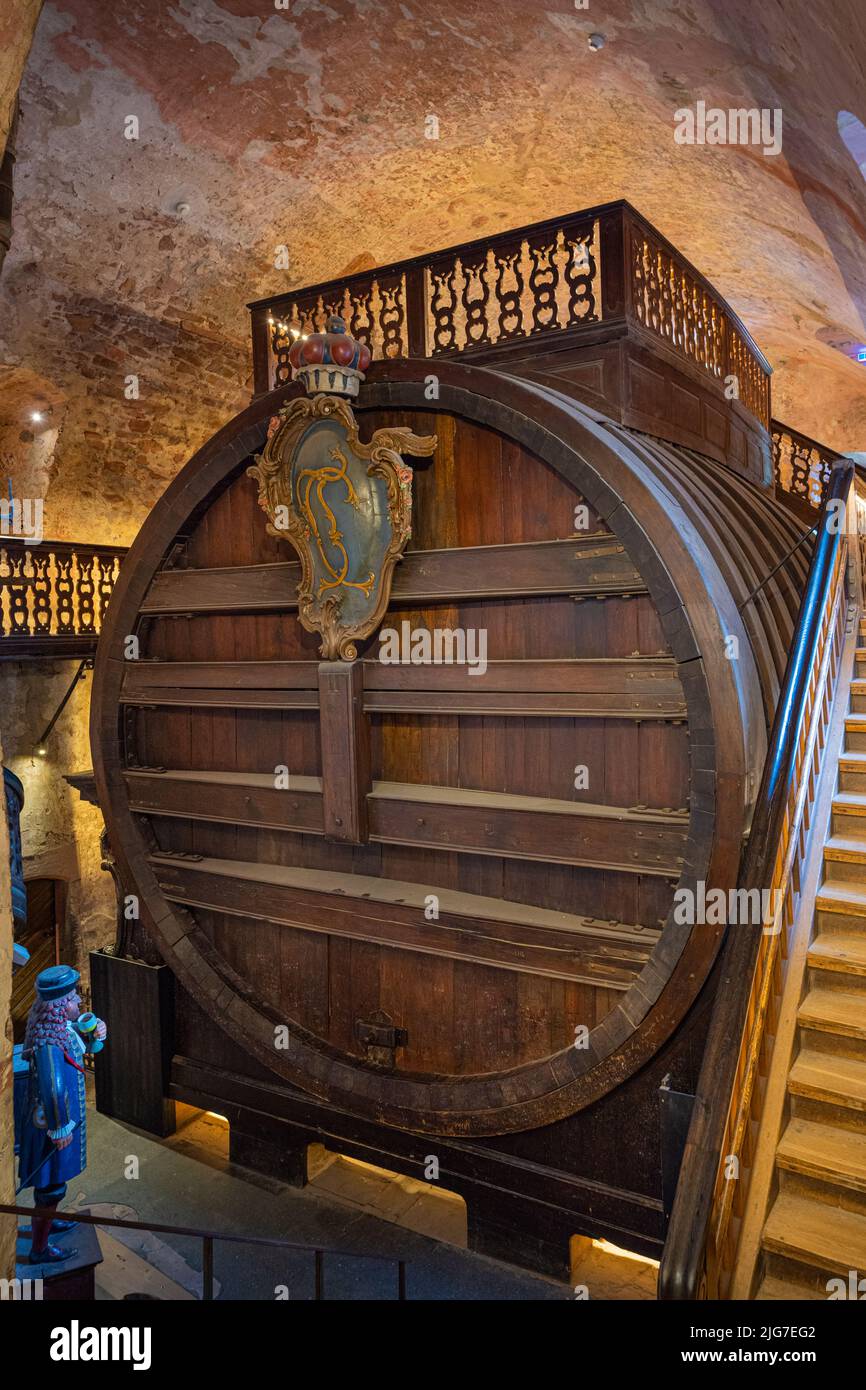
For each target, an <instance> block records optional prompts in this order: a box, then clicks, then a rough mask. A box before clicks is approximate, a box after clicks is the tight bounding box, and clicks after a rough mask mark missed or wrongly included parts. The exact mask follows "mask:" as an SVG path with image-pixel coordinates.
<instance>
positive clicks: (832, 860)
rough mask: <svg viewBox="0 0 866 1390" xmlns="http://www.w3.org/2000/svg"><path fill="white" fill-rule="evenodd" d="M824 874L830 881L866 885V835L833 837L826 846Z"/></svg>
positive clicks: (846, 834)
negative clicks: (843, 880) (845, 881)
mask: <svg viewBox="0 0 866 1390" xmlns="http://www.w3.org/2000/svg"><path fill="white" fill-rule="evenodd" d="M824 872H825V874H826V876H827V878H829V879H846V880H848V881H849V882H854V883H857V882H862V883H864V884H866V835H856V834H853V833H851V832H850V831H849V832H848V833H845V834H842V835H831V836H830V838H829V839H828V840H827V842H826V844H825V845H824Z"/></svg>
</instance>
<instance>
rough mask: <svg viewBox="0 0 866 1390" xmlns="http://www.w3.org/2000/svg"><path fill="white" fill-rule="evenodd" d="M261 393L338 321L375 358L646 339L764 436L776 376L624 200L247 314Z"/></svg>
mask: <svg viewBox="0 0 866 1390" xmlns="http://www.w3.org/2000/svg"><path fill="white" fill-rule="evenodd" d="M249 307H250V310H251V313H252V334H253V360H254V365H255V378H256V391H257V393H261V392H263V391H268V390H272V389H273V388H275V387H278V386H284V385H286V384H287V383H288V382H289V381H290V380H291V368H290V366H289V360H288V354H289V349H290V347H291V345H292V342H293V340H294V338H295V337H297V336H299V335H300V334H304V333H311V332H318V331H321V330H322V329H323V328H324V326H325V322H326V320H327V318H328V316H329V315H330V314H334V313H337V314H340V315H341V316H342V317H343V318H344V319H345V321H346V324H347V327H348V328H349V331H350V332H352V333H353V334H354V335H355V336H356V337H357V338H360V339H362V340H363V341H364V342H366V343H367V344H368V346H369V347H370V350H371V352H372V354H373V357H374V359H375V358H393V357H433V358H435V357H454V356H456V357H470V356H471V357H472V358H473V360H478V359H479V358H483V359H484V360H485V361H493V360H496V359H498V358H500V357H502V356H503V355H504V354H507V353H510V352H513V351H515V350H519V349H521V348H522V345H523V344H525V342H526V340H527V339H530V338H531V339H533V340H534V341H537V342H538V345H539V346H540V347H546V346H547V345H548V344H549V343H557V342H558V343H560V344H565V343H569V344H570V343H572V342H580V341H582V340H583V341H592V340H593V337H592V336H591V335H595V336H596V337H597V336H598V334H599V332H600V331H602V330H603V333H604V336H606V337H610V336H611V335H612V334H615V333H616V330H617V327H619V328H620V329H622V330H623V331H629V330H630V331H633V332H634V333H635V334H636V335H637V336H640V334H641V333H643V334H647V335H650V337H651V338H652V339H655V340H657V341H658V342H660V343H661V344H663V345H664V348H665V349H666V350H667V351H668V352H670V353H672V354H674V356H675V357H677V358H680V359H681V360H684V361H686V362H688V363H689V364H690V365H691V366H692V367H693V368H698V369H699V371H700V372H702V373H704V374H706V376H707V377H709V378H712V379H713V380H715V381H716V382H718V383H719V386H721V385H722V384H723V382H724V381H725V379H726V378H727V377H730V376H736V378H737V382H738V388H739V400H740V403H741V404H742V405H743V406H744V407H745V408H746V409H747V410H748V411H749V412H750V413H751V414H752V415H753V416H754V417H755V418H756V419H757V420H758V421H759V423H760V424H761V425H763V426H764V428H769V403H770V401H769V367H768V364H767V362H766V359H765V358H764V357H763V355H762V354H761V352H760V351H759V350H758V348H757V347H756V346H755V344H754V342H753V341H752V339H751V337H750V336H749V334H748V332H747V331H746V329H745V328H744V327H743V324H742V323H741V322H740V320H739V319H738V318H737V316H736V314H734V313H733V311H732V310H731V309H730V307H729V306H728V305H727V304H726V303H725V301H724V300H723V299H722V297H721V295H720V294H719V293H718V292H717V291H716V290H715V289H713V287H712V285H710V284H709V282H708V281H707V280H705V279H704V277H703V276H702V275H701V274H700V272H699V271H697V270H696V269H695V268H694V266H692V265H691V264H690V263H689V262H688V261H687V260H686V259H685V257H684V256H682V255H681V254H680V253H679V251H677V250H676V248H675V247H673V246H672V245H671V244H670V242H668V241H666V240H665V238H664V237H663V236H662V235H661V234H660V233H659V232H657V231H656V230H655V228H654V227H652V226H651V224H650V223H649V222H647V221H646V220H645V218H643V217H641V215H640V214H639V213H638V212H636V210H635V209H634V208H632V207H631V206H630V205H629V204H628V203H627V202H624V201H620V202H616V203H608V204H605V205H603V206H600V207H596V208H589V209H586V210H584V211H581V212H576V213H571V214H569V215H567V216H564V217H560V218H552V219H550V220H549V221H546V222H537V223H533V224H532V225H531V226H527V227H519V228H517V229H515V230H512V231H508V232H504V233H500V234H497V235H495V236H489V237H481V238H479V239H477V240H475V241H470V242H464V243H462V244H461V245H459V246H454V247H451V248H449V249H448V250H446V251H439V252H436V253H434V254H433V255H429V256H420V257H415V258H413V259H410V260H405V261H398V262H395V263H393V264H391V265H387V266H382V267H379V268H378V269H375V270H369V271H361V272H358V273H356V274H354V275H350V276H346V277H344V278H342V279H339V280H330V281H327V282H323V283H320V284H317V285H311V286H307V287H306V288H303V289H297V290H293V291H291V292H290V293H288V294H282V295H277V296H274V297H272V298H268V299H262V300H258V301H256V302H255V303H254V304H251V305H250V306H249Z"/></svg>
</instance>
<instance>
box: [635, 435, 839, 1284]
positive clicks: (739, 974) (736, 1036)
mask: <svg viewBox="0 0 866 1390" xmlns="http://www.w3.org/2000/svg"><path fill="white" fill-rule="evenodd" d="M854 471H855V469H854V464H853V463H851V462H848V461H846V462H844V463H841V464H840V465H837V466H836V467H835V468H834V469H833V471H832V473H831V476H830V481H829V486H828V488H827V493H826V496H825V499H824V505H823V508H822V510H821V516H820V519H819V523H818V539H817V542H816V545H815V549H814V552H813V555H812V562H811V565H810V567H809V573H808V576H807V579H806V587H805V590H804V593H803V599H802V602H801V604H800V611H799V614H798V617H797V625H796V628H795V630H794V636H793V639H792V643H791V654H790V656H789V658H788V664H787V666H786V668H785V676H784V680H783V682H782V689H781V693H780V695H779V702H778V705H777V706H776V714H775V718H774V720H773V727H772V731H771V733H770V741H769V746H768V749H767V757H766V761H765V763H764V772H763V776H762V778H761V785H760V788H759V791H758V797H757V801H756V804H755V811H754V815H753V819H752V825H751V829H750V832H749V838H748V841H747V842H746V846H745V849H744V852H743V856H742V859H741V862H740V872H739V875H738V879H737V886H738V887H739V888H745V889H750V888H759V889H764V888H766V887H767V886H768V885H769V883H770V881H771V877H772V872H773V866H774V863H775V859H776V855H777V852H778V847H779V841H780V838H781V835H782V829H783V824H784V817H785V813H786V808H787V805H788V797H789V793H790V790H791V786H792V783H793V780H794V778H795V776H796V767H797V744H798V739H799V735H800V729H801V725H802V721H803V716H804V712H805V709H806V703H807V698H808V693H809V680H810V676H811V673H812V668H813V664H814V659H815V653H816V650H817V647H818V642H819V638H820V634H821V625H822V620H823V615H824V611H825V608H826V604H827V601H828V597H829V594H830V586H831V584H832V580H833V573H834V567H835V562H836V556H837V551H838V547H839V545H840V544H841V538H842V530H843V528H842V527H841V526H840V525H839V524H838V513H839V511H840V507H839V505H838V504H840V503H841V504H842V505H843V506H844V504H845V503H846V502H847V499H848V493H849V490H850V487H851V481H852V479H853V477H854ZM831 518H835V521H833V522H832V524H828V523H830V519H831ZM763 930H764V926H763V923H760V922H759V923H757V924H755V925H754V926H752V927H747V926H738V927H736V928H731V927H729V928H728V933H727V937H726V940H725V943H724V946H723V948H722V959H721V968H720V973H719V984H718V992H717V995H716V1001H715V1006H714V1008H713V1014H712V1018H711V1020H710V1027H709V1031H708V1034H707V1043H706V1048H705V1050H704V1056H703V1061H702V1064H701V1071H700V1076H699V1078H698V1086H697V1094H696V1096H695V1107H694V1111H693V1114H692V1121H691V1124H690V1126H689V1133H688V1138H687V1140H686V1147H685V1152H684V1154H683V1162H682V1166H681V1168H680V1177H679V1182H678V1185H677V1192H676V1197H675V1199H674V1205H673V1210H672V1212H671V1220H670V1225H669V1227H668V1234H667V1240H666V1242H665V1248H664V1251H663V1254H662V1259H661V1267H660V1269H659V1284H658V1297H659V1298H662V1299H693V1298H697V1297H699V1295H700V1289H701V1281H702V1277H703V1272H704V1268H705V1262H706V1247H707V1237H708V1231H709V1222H710V1217H711V1213H712V1205H713V1193H714V1190H715V1182H716V1175H717V1172H718V1165H719V1159H720V1154H721V1146H722V1141H723V1138H724V1132H725V1124H726V1121H727V1116H728V1109H729V1105H730V1099H731V1093H732V1089H733V1086H734V1081H735V1075H736V1067H737V1059H738V1044H739V1041H740V1038H741V1037H742V1033H743V1028H744V1025H745V1021H746V1016H747V1010H748V1005H749V998H750V994H751V988H752V979H753V974H754V968H755V962H756V959H757V954H758V949H759V947H760V943H761V936H762V933H763Z"/></svg>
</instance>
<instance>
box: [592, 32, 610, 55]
mask: <svg viewBox="0 0 866 1390" xmlns="http://www.w3.org/2000/svg"><path fill="white" fill-rule="evenodd" d="M606 43H607V39H606V38H605V37H604V34H590V36H589V46H590V48H591V49H592V51H593V53H597V52H598V50H599V49H600V48H604V46H605V44H606Z"/></svg>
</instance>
